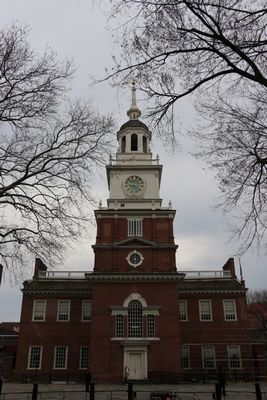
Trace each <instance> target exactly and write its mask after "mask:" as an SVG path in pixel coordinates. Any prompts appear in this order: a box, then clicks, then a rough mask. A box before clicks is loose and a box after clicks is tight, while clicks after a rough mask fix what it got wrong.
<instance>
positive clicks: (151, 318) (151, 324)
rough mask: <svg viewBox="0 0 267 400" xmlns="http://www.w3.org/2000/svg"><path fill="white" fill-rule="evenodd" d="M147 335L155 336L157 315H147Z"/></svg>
mask: <svg viewBox="0 0 267 400" xmlns="http://www.w3.org/2000/svg"><path fill="white" fill-rule="evenodd" d="M146 323H147V337H150V338H152V337H155V315H148V316H147V320H146Z"/></svg>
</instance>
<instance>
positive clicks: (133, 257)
mask: <svg viewBox="0 0 267 400" xmlns="http://www.w3.org/2000/svg"><path fill="white" fill-rule="evenodd" d="M126 260H127V262H128V264H130V265H131V266H132V267H138V266H139V265H141V264H142V262H143V261H144V257H143V256H142V254H141V253H139V252H138V251H136V250H134V251H132V252H131V253H130V254H128V256H127V257H126Z"/></svg>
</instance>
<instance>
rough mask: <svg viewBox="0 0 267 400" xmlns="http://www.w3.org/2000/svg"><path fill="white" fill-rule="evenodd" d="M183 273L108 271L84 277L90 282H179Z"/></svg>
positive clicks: (182, 277)
mask: <svg viewBox="0 0 267 400" xmlns="http://www.w3.org/2000/svg"><path fill="white" fill-rule="evenodd" d="M184 275H185V274H181V273H177V272H173V273H172V272H167V273H164V272H162V273H158V272H152V273H146V272H143V273H142V272H132V273H128V272H126V273H121V272H120V273H108V272H99V273H98V272H94V273H92V274H88V275H87V274H86V278H87V279H88V280H90V281H92V282H109V281H113V282H114V281H116V282H132V281H135V282H136V281H139V282H140V281H142V282H179V281H181V280H182V279H184Z"/></svg>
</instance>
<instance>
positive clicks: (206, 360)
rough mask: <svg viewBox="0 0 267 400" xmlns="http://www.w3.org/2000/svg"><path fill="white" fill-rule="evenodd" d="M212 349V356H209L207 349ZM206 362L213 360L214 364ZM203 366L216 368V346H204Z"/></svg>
mask: <svg viewBox="0 0 267 400" xmlns="http://www.w3.org/2000/svg"><path fill="white" fill-rule="evenodd" d="M207 350H208V351H211V355H212V356H211V357H207V353H206V351H207ZM206 362H212V365H211V366H209V365H207V364H206ZM202 366H203V368H205V369H215V368H216V353H215V347H214V346H202Z"/></svg>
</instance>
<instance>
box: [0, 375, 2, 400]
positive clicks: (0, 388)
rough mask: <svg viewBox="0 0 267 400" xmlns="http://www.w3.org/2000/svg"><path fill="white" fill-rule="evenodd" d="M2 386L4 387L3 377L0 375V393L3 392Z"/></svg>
mask: <svg viewBox="0 0 267 400" xmlns="http://www.w3.org/2000/svg"><path fill="white" fill-rule="evenodd" d="M2 387H3V379H2V377H1V376H0V395H1V394H2Z"/></svg>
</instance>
